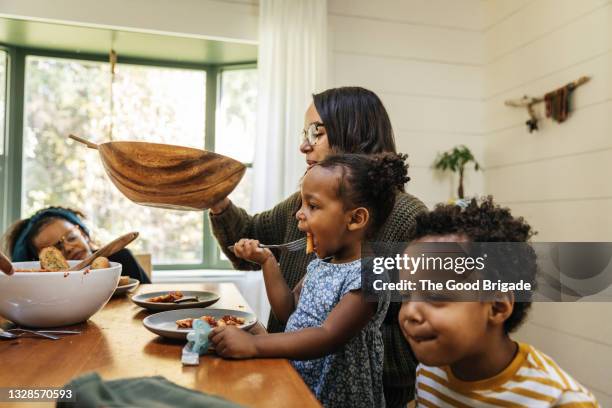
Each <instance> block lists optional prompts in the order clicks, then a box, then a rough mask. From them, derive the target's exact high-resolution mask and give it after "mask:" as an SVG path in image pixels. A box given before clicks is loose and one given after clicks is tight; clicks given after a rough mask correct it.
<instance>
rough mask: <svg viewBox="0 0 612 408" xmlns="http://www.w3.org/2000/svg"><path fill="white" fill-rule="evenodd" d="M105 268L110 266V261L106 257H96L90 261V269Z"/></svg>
mask: <svg viewBox="0 0 612 408" xmlns="http://www.w3.org/2000/svg"><path fill="white" fill-rule="evenodd" d="M106 268H110V262H109V261H108V258H105V257H103V256H99V257H97V258H96V259H94V260H93V262H92V263H91V269H106Z"/></svg>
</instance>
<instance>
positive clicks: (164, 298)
mask: <svg viewBox="0 0 612 408" xmlns="http://www.w3.org/2000/svg"><path fill="white" fill-rule="evenodd" d="M182 297H183V293H182V292H180V291H178V290H177V291H174V292H170V293H168V294H166V295H161V296H154V297H152V298H149V299H147V302H153V303H172V302H174V301H175V300H178V299H180V298H182Z"/></svg>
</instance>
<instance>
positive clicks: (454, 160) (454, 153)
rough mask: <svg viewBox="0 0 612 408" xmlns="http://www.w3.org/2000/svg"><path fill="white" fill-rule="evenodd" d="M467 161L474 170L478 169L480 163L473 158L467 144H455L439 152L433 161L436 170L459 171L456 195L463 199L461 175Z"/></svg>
mask: <svg viewBox="0 0 612 408" xmlns="http://www.w3.org/2000/svg"><path fill="white" fill-rule="evenodd" d="M469 163H474V170H476V171H478V170H480V164H478V162H477V161H476V159H475V158H474V155H473V154H472V151H471V150H470V149H468V148H467V146H464V145H460V146H455V147H453V148H452V149H451V150H449V151H446V152H444V153H439V154H438V157H436V160H435V161H434V164H433V167H434V169H436V170H441V171H446V170H450V171H452V172H453V173H459V188H458V190H457V195H458V197H459V199H463V198H464V197H463V175H464V173H465V166H467V165H468V164H469Z"/></svg>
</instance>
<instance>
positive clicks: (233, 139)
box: [21, 55, 257, 268]
mask: <svg viewBox="0 0 612 408" xmlns="http://www.w3.org/2000/svg"><path fill="white" fill-rule="evenodd" d="M115 72H116V74H115V79H114V82H113V89H112V95H113V98H112V99H113V100H112V104H111V88H110V82H111V77H110V67H109V64H108V63H107V62H103V61H99V60H81V59H74V58H72V57H70V58H59V57H55V56H46V55H44V56H43V55H27V56H25V62H24V78H25V90H24V112H23V118H24V120H23V160H22V165H21V169H22V180H23V181H22V185H21V216H22V217H24V216H29V215H31V214H32V213H33V212H34V211H36V210H38V209H40V208H43V207H45V206H49V205H63V206H68V207H71V208H75V209H79V210H82V211H83V212H84V213H85V214H87V216H88V219H87V224H88V226H90V227H91V228H92V234H93V236H94V237H95V239H96V240H97V241H98V242H99V243H105V242H108V241H109V240H111V239H113V238H115V237H117V236H119V235H120V234H122V233H126V232H129V231H133V230H136V231H139V232H140V238H139V239H138V240H137V241H136V242H135V243H134V244H132V246H131V248H133V249H134V250H136V251H137V252H147V253H151V254H152V257H153V263H154V264H156V265H160V264H161V265H162V267H166V268H171V267H180V266H181V265H182V267H192V268H193V267H220V266H226V265H228V264H227V263H225V265H222V264H220V263H219V262H218V261H217V260H218V259H219V256H218V255H219V253H218V249H217V244H216V241H214V240H213V239H212V238H210V237H211V236H212V234H211V233H210V231H209V230H208V229H209V226H208V223H206V222H205V216H207V214H206V213H203V212H196V211H171V210H162V209H155V208H151V207H144V206H140V205H137V204H135V203H133V202H131V201H129V200H128V199H127V198H125V197H124V196H123V195H122V194H121V193H120V192H119V191H118V190H117V189H116V187H115V186H114V185H113V184H112V183H111V182H110V180H109V179H108V177H107V176H106V174H105V173H104V170H103V166H102V163H101V160H100V158H99V156H98V153H97V152H96V151H94V150H91V149H87V148H86V147H85V146H83V145H80V144H78V143H76V142H73V141H72V140H69V139H67V136H68V135H69V134H70V133H74V134H77V135H80V136H82V137H84V138H86V139H88V140H91V141H93V142H96V143H103V142H105V141H109V136H110V131H111V129H112V136H113V140H143V141H148V142H159V143H169V144H177V145H184V146H191V147H196V148H200V149H203V148H204V147H205V146H209V147H210V146H212V145H215V146H216V149H215V151H217V152H219V153H221V154H225V155H228V156H230V157H233V158H236V159H237V160H240V161H242V162H244V163H245V164H246V165H247V166H248V167H249V169H248V171H247V174H246V175H245V178H244V179H243V180H242V182H241V183H240V185H239V186H238V188H237V189H236V190H235V191H234V193H232V199H233V200H234V201H235V202H237V203H238V204H239V205H241V206H244V207H245V208H248V207H249V205H250V192H251V179H252V175H251V169H250V166H251V164H252V161H253V150H254V149H253V147H254V135H255V109H256V76H257V72H256V69H255V68H254V67H253V66H249V67H247V68H246V69H244V67H243V68H241V69H236V68H231V69H227V70H225V69H220V70H216V69H214V70H211V72H219V75H218V79H217V81H218V84H219V90H218V92H219V94H218V97H217V98H216V99H217V100H218V101H207V99H206V96H207V67H199V68H197V67H196V68H191V67H190V68H189V69H186V68H176V67H167V66H163V67H162V66H159V65H157V66H154V65H142V64H138V65H137V64H127V63H120V64H117V66H116V69H115ZM214 82H215V81H213V83H214ZM208 95H209V96H210V95H211V94H210V93H208ZM213 95H214V93H213ZM215 102H217V103H218V106H217V107H216V105H215ZM215 108H216V109H217V115H216V116H217V120H216V124H217V125H216V129H214V130H213V131H212V134H211V135H206V116H207V110H208V109H215ZM111 112H112V114H111ZM215 131H216V133H217V134H218V136H217V137H215V135H214V134H215ZM207 138H213V139H211V140H212V143H209V142H206V140H207ZM205 237H207V238H206V239H205ZM207 248H208V249H207ZM207 254H214V255H212V256H207ZM206 258H209V259H206Z"/></svg>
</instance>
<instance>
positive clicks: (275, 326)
mask: <svg viewBox="0 0 612 408" xmlns="http://www.w3.org/2000/svg"><path fill="white" fill-rule="evenodd" d="M300 206H301V197H300V193H299V192H297V193H295V194H293V195H291V196H290V197H289V198H287V199H286V200H285V201H283V202H281V203H280V204H278V205H277V206H276V207H274V208H272V209H271V210H269V211H265V212H262V213H259V214H257V215H249V214H247V212H246V211H245V210H243V209H242V208H238V207H236V206H235V205H234V204H233V203H231V204H230V205H229V207H227V208H226V209H225V210H224V211H223V212H222V213H221V214H217V215H213V214H212V213H210V220H211V223H212V227H213V233H214V234H215V237H216V238H217V240H218V242H219V245H220V246H221V249H222V250H223V252H224V253H225V255H227V257H228V258H229V259H230V261H231V262H232V264H233V265H234V267H235V268H236V269H240V270H256V269H260V266H259V265H257V264H253V263H251V262H248V261H245V260H244V259H239V258H236V256H235V255H234V254H233V253H232V252H230V251H228V249H227V247H228V246H229V245H232V244H234V243H235V242H237V241H238V240H240V239H241V238H251V239H257V240H259V241H260V242H262V243H265V244H282V243H284V242H290V241H295V240H296V239H300V238H303V237H304V236H305V233H303V232H302V231H300V230H299V229H298V227H297V219H296V218H295V214H296V212H297V211H298V209H299V208H300ZM426 210H427V207H425V205H424V204H423V203H422V202H421V201H420V200H419V199H418V198H416V197H414V196H412V195H410V194H407V193H399V194H398V195H397V198H396V201H395V206H394V208H393V211H392V212H391V214H390V215H389V218H388V219H387V222H386V223H385V225H384V226H383V227H382V228H380V229H379V230H378V232H377V234H376V235H375V237H374V238H373V239H372V241H379V242H408V241H410V239H411V237H410V236H409V232H410V230H411V227H412V226H413V225H414V222H415V217H416V216H417V214H419V213H421V212H423V211H426ZM275 255H276V257H277V259H278V261H279V263H280V269H281V271H282V273H283V276H284V277H285V280H286V281H287V285H288V286H289V287H290V288H292V289H293V288H294V287H295V285H296V284H297V283H298V282H299V281H300V280H301V279H302V278H303V277H304V275H305V274H306V266H307V265H308V263H309V262H310V261H312V260H313V259H314V256H315V255H314V254H309V255H307V254H306V252H305V251H297V252H281V253H275ZM400 307H401V304H400V303H397V302H395V303H391V305H390V306H389V311H388V312H387V316H386V318H385V321H384V324H383V326H382V328H381V330H382V333H383V340H384V343H385V365H384V378H383V380H384V384H385V387H412V386H413V385H414V379H415V368H416V360H415V358H414V355H413V354H412V350H410V346H409V345H408V342H407V341H406V340H405V338H404V336H403V335H402V333H401V331H400V328H399V325H398V320H397V316H398V313H399V309H400ZM284 329H285V327H284V325H283V324H281V323H280V322H279V321H278V319H277V318H276V317H275V316H274V314H273V313H271V314H270V319H269V320H268V331H270V332H282V331H284Z"/></svg>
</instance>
